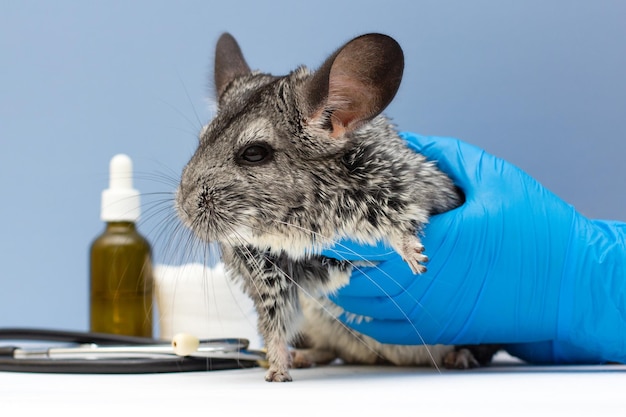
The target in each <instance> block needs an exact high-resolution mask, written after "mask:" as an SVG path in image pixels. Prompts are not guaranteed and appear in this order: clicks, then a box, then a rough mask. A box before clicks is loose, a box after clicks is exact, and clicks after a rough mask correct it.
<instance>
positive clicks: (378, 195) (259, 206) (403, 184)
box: [176, 33, 477, 381]
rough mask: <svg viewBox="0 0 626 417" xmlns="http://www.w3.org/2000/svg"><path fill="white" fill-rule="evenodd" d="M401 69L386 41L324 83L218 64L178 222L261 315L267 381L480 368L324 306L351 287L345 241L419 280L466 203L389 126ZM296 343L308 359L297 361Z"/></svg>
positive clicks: (229, 42) (364, 45) (366, 45)
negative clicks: (211, 246)
mask: <svg viewBox="0 0 626 417" xmlns="http://www.w3.org/2000/svg"><path fill="white" fill-rule="evenodd" d="M403 69H404V55H403V52H402V49H401V47H400V46H399V44H398V43H397V42H396V41H395V40H394V39H392V38H391V37H389V36H386V35H382V34H367V35H363V36H359V37H357V38H354V39H353V40H351V41H349V42H347V43H346V44H345V45H343V46H342V47H340V48H339V49H337V51H335V52H334V53H333V54H332V55H330V57H329V58H328V59H327V60H326V61H325V62H324V63H323V64H322V65H321V66H320V67H319V69H317V70H316V71H311V70H309V69H307V68H306V67H304V66H301V67H299V68H297V69H296V70H294V71H292V72H290V73H289V74H287V75H285V76H275V75H271V74H267V73H263V72H259V71H252V70H251V69H250V67H249V66H248V64H247V63H246V61H245V59H244V57H243V54H242V52H241V49H240V47H239V45H238V44H237V42H236V41H235V39H234V38H233V37H232V36H231V35H230V34H227V33H225V34H223V35H222V36H221V37H220V38H219V41H218V42H217V46H216V52H215V70H214V82H215V92H216V95H217V97H216V99H217V113H216V115H215V117H214V118H213V120H212V121H211V122H210V123H209V124H208V125H207V126H205V128H204V129H203V131H202V133H201V135H200V141H199V144H198V148H197V150H196V152H195V154H194V155H193V157H192V158H191V160H190V161H189V163H188V164H187V165H186V167H185V168H184V170H183V173H182V178H181V180H180V184H179V187H178V191H177V196H176V208H177V212H178V215H179V217H180V219H181V220H182V222H183V223H184V224H185V225H186V226H187V227H188V228H190V229H191V230H192V231H193V232H194V233H195V235H196V236H197V237H199V238H200V239H202V240H203V241H206V242H207V243H208V242H218V243H219V246H220V249H221V256H222V259H223V260H224V263H225V265H226V267H227V269H228V271H229V274H230V275H231V276H232V277H233V278H234V279H240V280H242V283H243V288H244V290H245V291H246V292H247V294H248V295H249V296H250V297H251V298H252V300H253V301H254V304H255V307H256V310H257V313H258V326H259V331H260V333H261V335H262V337H263V339H264V342H265V345H266V349H267V359H268V362H269V369H268V371H267V374H266V377H265V379H266V380H267V381H290V380H291V376H290V374H289V368H290V367H292V366H293V367H295V366H308V365H310V364H312V363H327V362H330V361H332V360H333V359H335V358H337V357H338V358H341V359H343V361H345V362H350V363H368V364H369V363H393V364H401V365H408V364H412V365H426V364H431V365H434V366H438V365H440V364H443V365H447V366H454V367H469V366H474V365H477V361H476V359H475V358H474V356H473V355H472V352H470V351H468V350H467V349H465V348H463V349H459V348H458V347H456V348H455V347H454V346H442V345H436V346H396V345H383V344H380V343H378V342H376V341H375V340H373V339H371V338H369V337H366V336H365V335H361V334H357V333H356V332H354V331H353V330H349V329H348V328H347V327H345V326H344V325H342V324H341V323H340V322H339V321H338V320H337V319H336V317H337V315H338V314H340V313H341V311H340V309H339V307H337V306H335V305H333V304H332V303H331V302H330V301H329V300H328V299H327V298H326V295H327V294H329V293H330V292H332V291H335V290H336V289H338V288H340V287H342V286H344V285H346V284H347V283H348V280H349V277H350V274H351V271H352V269H353V268H355V267H358V266H356V265H355V263H354V262H349V261H343V260H337V259H334V258H329V257H325V256H322V255H321V254H320V253H321V251H322V249H324V248H326V247H328V246H330V245H332V244H334V243H336V242H338V241H339V240H341V239H351V240H354V241H358V242H362V243H375V242H379V241H384V242H386V243H387V244H388V245H390V246H391V248H393V249H394V250H395V251H397V252H398V253H399V254H400V255H401V256H402V258H403V259H404V260H405V261H406V262H407V264H408V265H409V266H410V268H411V270H412V271H413V272H414V273H416V274H419V273H421V272H423V271H424V270H425V266H424V263H425V262H426V261H427V260H428V259H427V257H426V255H425V254H424V253H423V252H424V247H423V246H422V244H421V242H420V239H419V237H418V236H419V235H420V232H421V229H422V227H423V225H424V224H425V223H426V222H427V221H428V218H429V216H430V215H431V214H433V213H438V212H443V211H446V210H449V209H451V208H454V207H457V206H458V205H459V204H461V202H462V195H461V193H460V192H459V191H458V189H457V188H456V187H455V185H454V183H453V182H452V181H451V179H450V178H448V177H447V176H446V175H445V174H443V173H442V172H441V171H439V170H438V169H437V166H436V164H435V163H434V162H433V161H428V160H426V158H425V157H424V156H423V155H421V154H419V153H417V152H415V151H414V150H412V149H410V148H409V147H408V146H407V145H406V143H405V141H404V140H403V139H402V138H401V137H400V136H399V135H398V132H397V131H396V128H395V127H394V126H393V125H392V124H391V122H390V121H389V119H387V118H386V117H385V116H384V115H382V114H381V113H382V112H383V110H384V109H385V108H386V107H387V105H388V104H389V103H390V102H391V100H392V99H393V98H394V96H395V94H396V92H397V90H398V88H399V86H400V82H401V79H402V74H403ZM294 340H300V341H305V342H306V343H305V347H306V349H291V348H290V347H291V346H293V342H294Z"/></svg>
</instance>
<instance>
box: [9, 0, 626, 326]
mask: <svg viewBox="0 0 626 417" xmlns="http://www.w3.org/2000/svg"><path fill="white" fill-rule="evenodd" d="M624 22H626V2H624V1H620V0H615V1H608V0H595V1H591V0H589V1H574V0H563V1H545V0H526V1H498V0H493V1H484V0H483V1H466V0H458V1H435V0H433V1H416V0H407V1H392V0H387V1H371V0H366V1H359V2H355V1H340V0H333V1H326V0H321V1H316V2H295V1H286V0H283V1H272V2H261V1H236V0H229V1H223V2H216V1H208V0H204V1H170V2H165V1H89V2H82V1H73V2H72V1H62V0H56V1H54V2H52V1H49V2H48V1H28V0H23V1H3V2H2V3H1V4H0V193H1V194H0V195H1V196H2V197H1V200H0V202H1V203H0V219H1V226H0V326H2V327H6V326H40V327H54V328H68V329H78V330H85V329H87V326H88V248H89V245H90V243H91V240H92V239H93V238H94V237H95V236H96V235H98V234H99V233H100V232H101V231H102V229H103V224H102V223H101V221H100V219H99V212H100V192H101V191H102V189H103V188H105V187H106V186H107V176H108V172H107V171H108V163H109V160H110V158H111V157H112V156H113V155H114V154H116V153H120V152H123V153H127V154H128V155H130V156H131V157H132V158H133V161H134V164H135V173H136V181H135V185H136V188H138V189H139V190H140V191H141V192H142V193H143V194H144V196H143V200H142V203H143V204H142V206H143V218H142V222H141V223H140V230H141V231H142V232H143V233H144V235H146V236H147V237H148V239H150V240H151V242H152V245H153V247H154V250H155V258H156V259H155V261H156V262H157V263H178V262H181V261H182V260H184V259H185V256H184V255H182V256H181V255H180V254H179V251H177V250H176V248H178V249H180V248H181V247H182V246H181V244H180V242H179V240H180V239H179V240H177V239H175V238H173V235H175V233H173V230H174V227H175V226H174V224H175V223H173V220H172V219H171V217H168V214H167V209H166V207H167V206H168V205H170V201H171V196H172V195H171V193H172V192H173V191H174V189H175V182H176V180H177V177H178V175H179V173H180V171H181V169H182V167H183V166H184V164H185V163H186V162H187V160H188V159H189V157H190V156H191V155H192V153H193V150H194V148H195V146H196V141H197V139H196V135H197V133H198V132H199V130H200V127H201V125H202V124H203V123H206V122H207V121H208V120H209V119H210V117H211V114H212V100H211V98H212V90H211V81H210V80H211V76H212V68H211V64H212V61H213V50H214V46H215V41H216V40H217V38H218V36H219V35H220V33H222V32H223V31H230V32H231V33H232V34H233V35H235V37H236V38H237V39H238V40H239V43H240V45H241V47H242V49H243V51H244V54H245V56H246V58H247V60H248V62H249V64H250V65H251V67H253V68H258V69H262V70H266V71H269V72H274V73H276V74H284V73H286V72H288V71H290V70H291V69H293V68H295V67H296V66H297V65H299V64H306V65H308V66H310V67H316V66H318V65H319V64H320V63H321V62H322V61H323V60H324V58H325V57H326V56H327V55H328V54H330V53H331V52H332V51H333V50H334V49H335V48H337V47H338V46H340V45H341V44H343V43H344V42H345V41H347V40H349V39H351V38H352V37H354V36H356V35H359V34H362V33H365V32H374V31H376V32H383V33H387V34H389V35H392V36H393V37H395V38H396V39H397V40H398V41H399V42H400V44H401V45H402V46H403V48H404V51H405V55H406V68H405V78H404V80H403V83H402V86H401V87H400V91H399V93H398V96H397V97H396V99H395V100H394V102H393V103H392V104H391V105H390V107H389V108H388V110H387V112H386V113H387V114H388V115H389V116H391V117H392V118H393V120H394V121H395V123H396V124H397V125H398V126H399V128H400V129H402V130H409V131H413V132H416V133H421V134H428V135H440V136H455V137H458V138H461V139H463V140H465V141H468V142H471V143H473V144H476V145H478V146H480V147H483V148H485V149H486V150H488V151H489V152H491V153H493V154H495V155H497V156H500V157H503V158H505V159H507V160H509V161H511V162H513V163H515V164H516V165H518V166H520V167H521V168H523V169H524V170H526V171H527V172H529V173H530V174H531V175H532V176H534V177H535V178H537V179H538V180H539V181H540V182H542V183H543V184H544V185H546V186H547V187H548V188H550V189H551V190H552V191H554V192H556V193H557V194H558V195H560V196H561V197H562V198H563V199H565V200H566V201H568V202H570V203H572V204H574V205H575V206H576V207H577V208H578V209H579V210H580V211H581V212H582V213H584V214H586V215H588V216H591V217H602V218H612V219H618V220H626V188H625V187H624V180H625V179H626V164H625V163H624V155H625V154H626V123H625V120H626V77H625V76H624V74H625V73H626V65H625V64H626V24H624ZM170 212H171V211H170ZM182 242H183V243H184V239H183V240H182Z"/></svg>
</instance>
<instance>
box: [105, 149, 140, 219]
mask: <svg viewBox="0 0 626 417" xmlns="http://www.w3.org/2000/svg"><path fill="white" fill-rule="evenodd" d="M139 205H140V201H139V191H137V190H135V189H134V188H133V162H132V161H131V159H130V158H129V157H128V155H124V154H118V155H115V156H114V157H113V158H111V163H110V164H109V188H107V189H106V190H104V191H102V209H101V211H100V218H101V219H102V221H105V222H116V221H117V222H124V221H126V222H136V221H137V220H139V215H140V213H141V208H140V206H139Z"/></svg>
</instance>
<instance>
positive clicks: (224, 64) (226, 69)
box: [213, 33, 250, 101]
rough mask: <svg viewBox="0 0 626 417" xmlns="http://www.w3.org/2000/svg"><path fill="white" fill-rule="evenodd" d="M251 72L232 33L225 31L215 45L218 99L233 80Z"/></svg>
mask: <svg viewBox="0 0 626 417" xmlns="http://www.w3.org/2000/svg"><path fill="white" fill-rule="evenodd" d="M249 73H250V67H249V66H248V64H247V63H246V60H245V59H244V57H243V54H242V53H241V49H240V48H239V45H238V44H237V41H236V40H235V38H233V36H232V35H231V34H230V33H223V34H222V36H220V38H219V39H218V41H217V46H216V47H215V67H214V74H213V75H214V77H215V80H214V81H215V92H216V94H217V99H218V101H219V99H220V98H221V97H222V94H223V93H224V91H225V90H226V87H227V86H228V84H230V82H231V81H232V80H234V79H235V78H237V77H240V76H242V75H247V74H249Z"/></svg>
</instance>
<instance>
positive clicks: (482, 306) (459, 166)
mask: <svg viewBox="0 0 626 417" xmlns="http://www.w3.org/2000/svg"><path fill="white" fill-rule="evenodd" d="M403 137H404V138H405V139H406V140H407V141H408V143H409V145H410V146H411V147H412V148H414V149H415V150H416V151H418V152H420V153H422V154H424V155H425V156H426V157H428V158H429V159H431V160H434V161H437V164H438V166H439V168H440V169H441V170H443V171H444V172H446V173H447V174H448V175H449V176H450V177H451V178H453V180H454V181H455V183H456V184H457V185H458V186H459V187H460V188H461V189H462V190H463V192H464V193H465V197H466V201H465V203H464V204H463V205H462V206H461V207H459V208H456V209H454V210H451V211H449V212H446V213H443V214H439V215H436V216H433V217H432V218H431V220H430V223H429V224H428V225H427V227H426V228H425V230H424V236H423V238H422V242H423V243H424V247H425V253H426V254H427V255H428V256H429V258H430V261H429V262H428V264H427V267H428V271H427V272H426V273H424V274H422V275H413V274H412V273H411V270H410V269H409V267H408V266H407V265H406V264H405V263H404V262H403V261H402V259H401V258H400V256H399V255H398V254H397V253H395V252H393V250H391V249H389V248H387V247H384V246H383V245H380V246H378V247H367V246H359V245H358V244H355V243H352V242H340V243H339V244H337V245H336V246H335V247H334V248H332V249H329V250H327V251H325V252H324V254H325V255H327V256H332V257H335V258H338V259H351V260H363V259H369V260H374V261H377V262H378V264H377V265H376V266H374V267H358V268H355V271H354V272H353V275H352V277H351V282H350V284H349V285H348V286H346V287H344V288H342V289H341V290H339V291H338V293H337V294H335V295H333V296H332V297H331V299H332V300H333V301H334V302H335V303H336V304H337V305H339V306H340V307H342V308H343V309H344V310H345V313H344V314H343V315H342V316H341V317H340V319H341V320H342V321H344V322H345V323H346V324H347V325H348V326H350V327H352V328H354V329H355V330H357V331H359V332H361V333H364V334H367V335H369V336H371V337H373V338H375V339H377V340H379V341H381V342H383V343H395V344H422V343H427V344H436V343H444V344H478V343H502V344H506V345H508V346H507V349H508V350H509V351H510V352H511V353H513V354H514V355H516V356H518V357H520V358H522V359H525V360H527V361H531V362H542V363H546V362H548V363H598V362H605V361H617V362H626V262H625V261H626V245H625V236H626V224H624V223H618V222H609V221H597V220H590V219H587V218H585V217H584V216H582V215H581V214H580V213H578V212H577V211H576V210H575V209H574V208H573V207H572V206H571V205H568V204H566V203H565V202H563V201H562V200H561V199H560V198H558V197H557V196H556V195H554V194H553V193H551V192H550V191H548V190H547V189H546V188H544V187H543V186H541V184H539V183H538V182H537V181H535V180H534V179H533V178H531V177H530V176H528V175H527V174H526V173H524V172H523V171H521V170H520V169H518V168H516V167H515V166H513V165H511V164H509V163H507V162H506V161H503V160H502V159H498V158H496V157H494V156H492V155H490V154H488V153H486V152H484V151H482V150H480V149H478V148H476V147H474V146H471V145H468V144H465V143H463V142H461V141H458V140H455V139H449V138H432V137H422V136H417V135H414V134H409V133H406V134H403ZM355 315H357V316H360V315H362V316H367V317H370V318H371V320H354V317H355Z"/></svg>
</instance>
